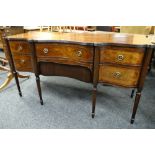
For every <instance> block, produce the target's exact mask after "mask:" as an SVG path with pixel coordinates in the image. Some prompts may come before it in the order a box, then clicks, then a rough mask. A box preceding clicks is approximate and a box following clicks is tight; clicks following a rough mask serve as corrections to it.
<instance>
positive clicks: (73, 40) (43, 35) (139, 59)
mask: <svg viewBox="0 0 155 155" xmlns="http://www.w3.org/2000/svg"><path fill="white" fill-rule="evenodd" d="M6 44H7V54H8V57H9V62H10V67H11V69H12V73H13V74H14V76H15V80H16V84H17V88H18V91H19V95H20V96H22V93H21V90H20V85H19V81H18V77H17V74H18V73H17V71H24V72H33V73H34V74H35V76H36V83H37V88H38V92H39V97H40V102H41V104H42V105H43V99H42V93H41V87H40V78H39V75H44V76H65V77H70V78H75V79H78V80H81V81H84V82H87V83H92V84H93V95H92V118H94V116H95V105H96V93H97V84H98V83H103V84H108V85H112V86H120V87H125V88H134V89H135V88H136V89H137V92H136V96H135V102H134V106H133V112H132V117H131V123H133V122H134V119H135V115H136V111H137V107H138V104H139V100H140V96H141V91H142V89H143V85H144V80H145V77H146V74H147V70H148V65H149V62H150V59H151V54H152V50H153V48H154V46H153V45H152V44H151V42H150V39H149V37H148V36H145V35H131V34H120V33H113V32H112V33H111V32H109V33H107V32H82V33H79V32H72V33H62V32H52V33H51V32H50V33H48V32H28V33H25V34H19V35H14V36H9V37H7V38H6ZM132 95H133V92H132Z"/></svg>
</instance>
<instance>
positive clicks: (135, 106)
mask: <svg viewBox="0 0 155 155" xmlns="http://www.w3.org/2000/svg"><path fill="white" fill-rule="evenodd" d="M140 97H141V92H136V97H135V102H134V106H133V111H132V117H131V124H133V123H134V120H135V115H136V112H137V108H138V104H139V100H140Z"/></svg>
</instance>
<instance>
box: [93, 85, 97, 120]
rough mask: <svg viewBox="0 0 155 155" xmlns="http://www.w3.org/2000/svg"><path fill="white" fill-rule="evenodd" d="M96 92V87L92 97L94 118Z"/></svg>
mask: <svg viewBox="0 0 155 155" xmlns="http://www.w3.org/2000/svg"><path fill="white" fill-rule="evenodd" d="M96 92H97V88H96V86H94V88H93V96H92V118H94V116H95V106H96Z"/></svg>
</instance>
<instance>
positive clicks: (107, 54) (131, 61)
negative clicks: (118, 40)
mask: <svg viewBox="0 0 155 155" xmlns="http://www.w3.org/2000/svg"><path fill="white" fill-rule="evenodd" d="M143 57H144V48H123V47H122V48H121V47H112V46H107V47H102V48H101V52H100V62H101V63H104V62H108V63H116V64H125V65H135V66H136V65H137V66H140V65H141V64H142V61H143Z"/></svg>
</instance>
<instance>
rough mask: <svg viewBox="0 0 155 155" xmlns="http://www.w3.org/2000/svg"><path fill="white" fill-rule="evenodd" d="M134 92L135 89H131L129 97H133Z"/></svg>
mask: <svg viewBox="0 0 155 155" xmlns="http://www.w3.org/2000/svg"><path fill="white" fill-rule="evenodd" d="M134 93H135V89H132V92H131V96H130V97H131V98H133V97H134Z"/></svg>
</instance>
